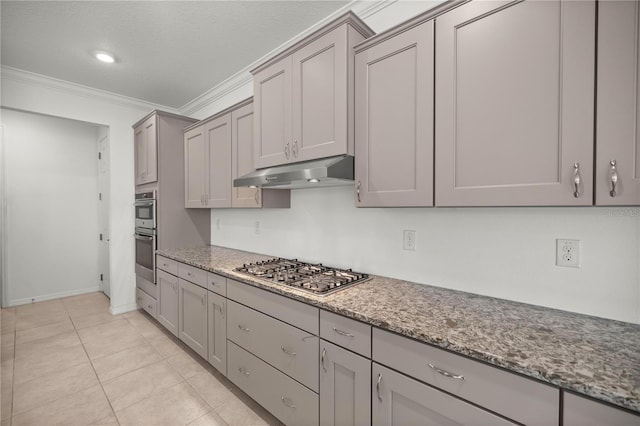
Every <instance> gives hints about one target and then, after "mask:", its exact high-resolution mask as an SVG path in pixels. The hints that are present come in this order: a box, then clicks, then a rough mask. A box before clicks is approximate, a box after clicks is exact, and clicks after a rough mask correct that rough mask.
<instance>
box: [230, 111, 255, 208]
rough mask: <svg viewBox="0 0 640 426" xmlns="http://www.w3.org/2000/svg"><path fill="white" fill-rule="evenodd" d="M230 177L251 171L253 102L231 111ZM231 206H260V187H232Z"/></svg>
mask: <svg viewBox="0 0 640 426" xmlns="http://www.w3.org/2000/svg"><path fill="white" fill-rule="evenodd" d="M231 162H232V164H231V178H232V179H235V178H237V177H239V176H243V175H246V174H247V173H251V172H252V171H253V170H254V169H253V103H249V104H247V105H245V106H242V107H240V108H238V109H237V110H235V111H233V112H232V113H231ZM232 191H233V193H232V196H231V206H232V207H250V208H251V207H253V208H257V207H261V204H262V199H261V198H262V197H261V193H260V188H248V187H238V188H233V189H232Z"/></svg>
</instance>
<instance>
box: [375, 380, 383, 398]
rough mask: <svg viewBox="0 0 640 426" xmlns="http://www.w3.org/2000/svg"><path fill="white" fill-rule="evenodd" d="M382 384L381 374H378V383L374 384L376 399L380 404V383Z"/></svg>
mask: <svg viewBox="0 0 640 426" xmlns="http://www.w3.org/2000/svg"><path fill="white" fill-rule="evenodd" d="M381 382H382V373H378V383H376V392H377V393H378V399H379V400H380V402H382V395H380V383H381Z"/></svg>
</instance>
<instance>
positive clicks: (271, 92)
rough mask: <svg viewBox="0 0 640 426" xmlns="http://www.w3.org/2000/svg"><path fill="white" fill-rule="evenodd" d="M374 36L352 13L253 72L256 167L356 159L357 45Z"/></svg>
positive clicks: (254, 162) (254, 163)
mask: <svg viewBox="0 0 640 426" xmlns="http://www.w3.org/2000/svg"><path fill="white" fill-rule="evenodd" d="M372 34H373V31H371V29H370V28H368V27H367V26H366V25H365V24H364V23H363V22H362V21H361V20H360V19H359V18H358V17H357V16H355V15H354V14H353V13H351V12H348V13H347V14H345V15H343V16H341V17H339V18H337V19H335V20H334V21H332V22H331V23H329V24H327V25H326V26H324V27H323V28H321V29H320V30H318V31H316V32H315V33H313V34H312V35H310V36H308V37H306V38H305V39H304V40H301V41H300V42H298V43H296V44H295V45H294V46H292V47H291V48H289V49H287V50H285V51H284V52H282V53H280V54H279V55H276V56H275V57H274V58H272V59H270V60H269V61H267V62H265V63H264V64H262V65H260V66H259V67H258V68H256V69H254V70H253V71H252V73H253V78H254V80H253V81H254V90H253V93H254V102H255V126H256V128H255V130H254V138H255V139H254V157H253V158H254V161H253V165H254V167H255V168H256V169H260V168H264V167H269V166H275V165H279V164H285V163H289V162H298V161H305V160H312V159H316V158H322V157H328V156H332V155H340V154H351V155H353V151H354V149H353V139H354V138H353V93H352V92H353V75H354V71H353V68H354V65H353V49H352V48H353V46H354V45H355V44H357V43H359V42H360V41H362V40H364V39H365V38H366V37H369V36H371V35H372Z"/></svg>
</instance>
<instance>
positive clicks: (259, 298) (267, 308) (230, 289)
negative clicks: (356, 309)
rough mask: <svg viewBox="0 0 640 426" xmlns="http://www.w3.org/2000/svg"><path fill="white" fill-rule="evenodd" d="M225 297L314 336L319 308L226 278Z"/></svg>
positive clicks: (317, 329)
mask: <svg viewBox="0 0 640 426" xmlns="http://www.w3.org/2000/svg"><path fill="white" fill-rule="evenodd" d="M227 297H228V298H229V299H232V300H235V301H236V302H240V303H242V304H243V305H247V306H250V307H252V308H253V309H255V310H258V311H260V312H263V313H265V314H267V315H270V316H272V317H276V318H278V319H279V320H281V321H284V322H286V323H288V324H292V325H295V326H296V327H298V328H301V329H303V330H305V331H308V332H309V333H311V334H315V335H316V336H317V335H318V334H319V333H318V331H319V325H318V324H319V321H318V318H319V309H318V308H314V307H313V306H310V305H307V304H304V303H302V302H297V301H295V300H292V299H289V298H287V297H284V296H279V295H277V294H273V293H271V292H268V291H266V290H261V289H259V288H255V287H252V286H250V285H247V284H242V283H241V282H238V281H235V280H231V279H228V280H227Z"/></svg>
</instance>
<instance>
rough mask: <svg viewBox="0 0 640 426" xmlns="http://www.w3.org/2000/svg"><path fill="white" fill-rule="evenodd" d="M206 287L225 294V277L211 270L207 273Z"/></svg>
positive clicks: (222, 294)
mask: <svg viewBox="0 0 640 426" xmlns="http://www.w3.org/2000/svg"><path fill="white" fill-rule="evenodd" d="M207 288H208V289H209V290H210V291H213V292H214V293H218V294H219V295H221V296H226V295H227V279H226V278H225V277H223V276H220V275H218V274H214V273H213V272H209V273H208V274H207Z"/></svg>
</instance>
